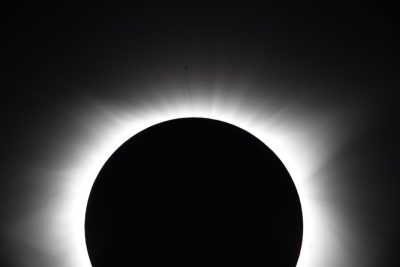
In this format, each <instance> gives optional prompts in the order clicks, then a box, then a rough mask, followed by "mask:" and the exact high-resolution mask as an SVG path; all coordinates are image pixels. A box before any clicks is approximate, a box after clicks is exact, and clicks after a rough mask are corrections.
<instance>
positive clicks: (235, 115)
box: [31, 97, 348, 267]
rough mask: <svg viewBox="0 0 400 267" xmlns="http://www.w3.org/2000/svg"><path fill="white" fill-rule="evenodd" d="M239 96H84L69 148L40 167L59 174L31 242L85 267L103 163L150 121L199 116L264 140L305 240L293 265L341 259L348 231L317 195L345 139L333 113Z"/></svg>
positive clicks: (69, 265)
mask: <svg viewBox="0 0 400 267" xmlns="http://www.w3.org/2000/svg"><path fill="white" fill-rule="evenodd" d="M233 99H236V100H233ZM238 99H240V98H234V97H230V98H223V97H220V98H217V101H216V100H215V97H214V99H211V98H210V99H209V100H207V99H206V98H199V99H197V100H196V99H195V100H196V101H193V99H190V101H186V100H182V99H180V98H179V97H176V98H174V97H169V98H165V99H164V100H163V101H160V98H157V99H152V100H151V99H149V100H148V104H147V105H146V106H143V104H142V107H141V108H140V109H139V108H137V106H135V105H134V104H132V106H131V107H127V108H121V107H119V108H118V107H112V106H107V105H105V104H101V103H98V102H94V101H89V102H90V103H91V104H90V105H89V106H91V109H90V110H89V111H88V109H87V110H85V111H83V110H78V111H77V112H76V113H77V114H78V116H77V117H79V119H78V121H79V125H81V126H80V127H78V128H79V129H77V130H75V131H76V133H74V134H75V135H76V136H72V137H71V138H69V139H70V140H68V141H67V143H68V144H67V145H68V149H67V151H66V152H65V156H62V158H61V163H60V162H58V164H61V168H60V169H59V170H55V171H48V172H47V173H45V174H44V175H45V176H46V177H48V178H51V179H56V180H57V183H59V184H58V185H57V186H56V187H57V190H58V193H57V195H56V196H53V199H52V200H51V203H49V204H51V205H49V207H47V209H46V211H44V212H43V213H42V214H41V215H39V216H41V217H42V220H43V221H42V222H44V224H43V223H42V224H41V225H40V226H36V228H37V229H36V230H38V231H36V232H35V234H34V235H40V234H41V233H45V234H43V235H41V236H40V237H37V238H38V239H37V240H38V241H35V242H36V244H35V246H36V247H38V246H39V247H41V249H42V251H43V252H44V253H46V254H50V256H51V257H52V258H53V260H54V261H56V262H57V264H56V265H54V266H63V267H64V266H65V267H90V266H91V263H90V260H89V256H88V252H87V248H86V242H85V232H84V222H85V212H86V205H87V201H88V197H89V194H90V191H91V188H92V186H93V183H94V181H95V179H96V177H97V175H98V173H99V171H100V170H101V168H102V167H103V165H104V164H105V162H106V161H107V160H108V159H109V157H110V156H111V155H112V154H113V153H114V152H115V151H116V150H117V149H118V147H120V146H121V145H122V144H123V143H124V142H126V141H127V140H128V139H130V138H131V137H132V136H134V135H135V134H137V133H138V132H140V131H142V130H144V129H146V128H148V127H150V126H152V125H154V124H158V123H161V122H164V121H167V120H172V119H178V118H190V117H198V118H208V119H214V120H219V121H223V122H227V123H230V124H232V125H235V126H237V127H239V128H242V129H244V130H246V131H247V132H249V133H251V134H252V135H254V136H255V137H256V138H258V139H260V140H261V141H262V142H263V143H264V144H265V145H267V146H268V147H269V148H270V149H271V150H272V151H273V152H274V153H275V154H276V155H277V156H278V158H279V159H280V160H281V161H282V162H283V164H284V165H285V167H286V169H287V170H288V171H289V173H290V175H291V177H292V179H293V181H294V183H295V186H296V189H297V192H298V194H299V197H300V202H301V205H302V213H303V243H302V248H301V253H300V257H299V260H298V264H297V266H298V267H320V266H326V267H333V266H335V267H336V266H339V265H342V264H341V261H342V260H343V259H346V251H344V250H343V249H342V248H343V242H344V241H343V240H342V239H341V237H343V236H346V235H347V234H348V229H346V225H345V224H344V223H343V222H342V221H341V220H340V218H339V216H337V214H336V213H335V211H333V210H332V208H331V207H330V206H329V204H327V202H325V201H322V202H321V201H320V194H321V192H325V191H326V188H323V187H324V182H323V181H324V178H325V177H324V175H325V176H327V175H332V173H329V171H326V170H323V168H324V166H325V165H326V164H327V163H329V161H330V160H331V157H332V154H333V153H334V150H335V149H337V147H338V144H339V146H340V142H343V141H341V140H340V139H341V138H340V137H338V135H337V133H335V129H336V130H337V125H335V123H336V118H335V115H332V114H333V113H332V114H330V117H329V116H327V117H325V118H324V120H322V119H321V118H320V117H319V116H316V115H313V114H315V113H312V112H311V111H307V109H305V108H304V106H302V105H304V103H301V101H297V102H291V103H281V104H283V106H282V105H281V106H279V105H278V106H279V107H277V106H276V104H275V105H274V106H272V105H271V106H269V107H268V106H267V105H265V104H262V103H261V104H260V105H258V104H254V103H257V101H256V100H255V101H254V102H252V103H250V102H251V101H244V100H243V101H240V100H238ZM271 102H273V101H271ZM142 103H143V101H142ZM278 104H279V103H278ZM326 114H329V112H327V113H326ZM326 114H325V115H326ZM342 139H343V138H342ZM58 160H60V159H58ZM54 161H55V160H54ZM47 164H48V163H47ZM317 181H318V182H317ZM321 181H322V182H321ZM35 216H38V215H35ZM60 229H61V230H60ZM31 231H32V230H31ZM32 232H33V231H32ZM61 259H62V260H61ZM38 266H39V265H38Z"/></svg>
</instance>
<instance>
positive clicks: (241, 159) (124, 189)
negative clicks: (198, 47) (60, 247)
mask: <svg viewBox="0 0 400 267" xmlns="http://www.w3.org/2000/svg"><path fill="white" fill-rule="evenodd" d="M302 233H303V221H302V211H301V205H300V200H299V196H298V194H297V191H296V188H295V185H294V183H293V181H292V179H291V177H290V175H289V173H288V171H287V170H286V168H285V166H284V165H283V163H282V162H281V161H280V160H279V158H278V157H277V156H276V155H275V154H274V153H273V152H272V151H271V150H270V149H269V148H268V147H267V146H266V145H265V144H264V143H262V142H261V141H260V140H258V139H257V138H256V137H254V136H253V135H251V134H250V133H248V132H246V131H245V130H243V129H241V128H238V127H236V126H234V125H231V124H228V123H225V122H221V121H217V120H211V119H202V118H184V119H176V120H170V121H166V122H162V123H159V124H156V125H153V126H151V127H149V128H147V129H145V130H143V131H141V132H139V133H138V134H136V135H134V136H133V137H132V138H130V139H129V140H128V141H127V142H125V143H124V144H123V145H122V146H121V147H119V148H118V149H117V150H116V151H115V152H114V154H113V155H112V156H111V157H110V158H109V159H108V161H107V162H106V163H105V165H104V166H103V168H102V169H101V171H100V173H99V174H98V177H97V179H96V181H95V183H94V185H93V187H92V190H91V193H90V196H89V201H88V204H87V210H86V218H85V234H86V244H87V248H88V253H89V257H90V260H91V262H92V265H93V266H94V267H103V266H185V267H186V266H199V267H200V266H248V267H251V266H287V267H289V266H293V267H294V266H295V265H296V263H297V260H298V257H299V253H300V248H301V242H302Z"/></svg>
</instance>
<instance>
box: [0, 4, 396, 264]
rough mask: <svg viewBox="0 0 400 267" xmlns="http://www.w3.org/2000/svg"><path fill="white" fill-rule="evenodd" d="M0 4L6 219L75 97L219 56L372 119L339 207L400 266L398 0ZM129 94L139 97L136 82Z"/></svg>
mask: <svg viewBox="0 0 400 267" xmlns="http://www.w3.org/2000/svg"><path fill="white" fill-rule="evenodd" d="M2 5H3V9H2V24H1V32H2V34H1V36H2V45H3V48H2V58H1V62H2V66H3V68H2V85H1V97H0V111H1V112H0V114H1V118H2V120H1V141H0V147H1V160H0V168H1V181H0V201H1V203H0V208H1V210H0V212H1V224H2V225H4V226H6V225H10V224H13V223H14V222H16V221H18V219H19V218H20V217H21V216H22V215H21V214H23V213H25V212H27V211H29V210H31V209H33V208H35V207H34V204H32V203H35V202H34V199H35V198H36V197H37V196H38V195H39V194H40V192H41V190H42V188H41V186H40V185H39V183H38V181H36V180H34V179H31V178H30V176H29V175H26V173H25V172H24V170H27V169H29V168H30V167H32V166H35V165H38V164H42V165H43V164H44V163H43V162H45V161H46V160H47V158H46V157H47V155H48V154H46V151H49V150H51V149H52V148H51V147H49V146H51V144H52V143H51V142H49V140H51V139H52V137H53V136H60V135H62V133H63V132H64V131H65V129H68V128H69V127H70V126H69V122H68V117H67V116H65V115H64V113H63V109H64V108H65V107H68V106H71V105H74V104H75V103H79V101H80V100H81V97H82V95H89V96H94V97H96V98H97V99H100V100H102V101H108V102H109V103H114V104H115V103H117V102H118V101H119V99H120V97H121V96H123V95H124V94H125V93H126V91H123V90H122V89H121V90H118V89H117V88H116V87H114V88H115V89H112V90H111V89H109V88H110V87H112V85H114V84H116V83H118V84H124V83H125V82H126V83H128V82H129V80H131V79H137V80H139V81H140V79H143V77H146V78H148V77H152V76H154V79H157V77H158V74H159V73H160V72H163V70H164V69H168V71H171V69H172V70H173V69H174V68H176V69H180V70H184V71H186V70H187V71H189V72H190V71H192V69H193V68H197V69H200V70H201V71H200V72H204V73H207V72H208V71H210V69H211V71H210V72H212V69H213V68H215V65H216V62H221V61H222V62H223V63H224V64H222V65H223V66H229V67H228V68H232V69H235V70H236V69H239V70H241V67H242V66H251V67H250V68H244V69H246V70H248V69H250V70H252V69H253V68H255V69H257V71H258V72H259V73H261V75H264V74H265V75H267V74H266V73H268V77H269V79H271V82H272V83H274V84H278V85H282V87H285V85H288V84H290V85H296V87H293V86H292V87H291V88H295V89H291V90H292V91H295V92H294V93H302V92H303V91H306V90H308V89H304V88H309V87H310V88H314V89H313V90H311V93H312V94H316V95H317V96H318V98H319V99H321V103H322V104H321V105H332V106H337V108H338V110H340V107H341V103H342V102H346V103H347V104H349V103H350V106H351V107H352V108H353V110H355V111H356V112H358V114H362V116H360V117H358V119H359V120H360V121H361V122H362V124H363V125H364V126H363V127H360V128H359V129H357V131H355V133H354V135H353V137H352V138H351V140H350V141H349V142H348V143H347V144H346V146H345V147H343V148H341V150H340V152H339V153H338V154H337V155H335V161H336V162H337V165H338V166H340V170H341V173H342V176H340V177H336V183H337V181H339V182H340V183H341V185H342V186H343V190H344V191H345V192H346V196H347V198H346V199H345V200H343V203H342V202H341V203H339V204H338V205H339V206H340V207H341V208H342V209H343V210H346V211H347V212H348V213H349V214H352V216H353V217H354V220H355V224H356V225H357V226H358V229H361V230H362V231H363V233H366V234H365V235H366V236H365V240H366V241H365V242H364V245H365V247H368V248H370V249H371V251H373V253H372V254H373V255H372V256H371V255H365V258H366V259H367V260H366V262H364V263H363V266H396V265H397V264H398V263H399V259H398V253H397V251H398V243H399V232H400V231H399V230H398V225H400V215H399V208H398V203H399V197H398V196H397V195H398V190H399V185H400V182H399V181H398V149H399V141H398V136H399V127H398V121H399V120H398V117H399V116H398V115H399V112H398V107H397V105H398V101H397V90H398V88H399V49H398V47H399V28H398V27H399V26H398V25H399V21H398V20H399V19H398V15H397V14H398V9H397V7H396V6H395V4H394V1H393V2H392V3H390V2H389V3H385V4H381V3H375V2H373V1H363V2H362V3H360V4H359V3H357V4H353V3H348V2H347V1H343V2H335V4H332V5H330V4H326V3H325V4H295V5H292V4H280V5H274V4H263V5H261V4H258V5H251V4H217V3H210V4H208V3H197V4H196V3H186V4H171V3H165V4H162V5H156V4H146V5H144V4H131V5H129V6H127V5H125V6H124V5H121V6H116V5H109V4H100V3H96V2H92V3H84V4H83V3H77V4H72V3H60V2H54V3H52V2H51V3H47V4H37V3H22V2H18V3H3V4H2ZM196 64H197V65H196ZM239 66H240V67H239ZM239 72H240V71H239ZM234 73H236V72H234ZM106 88H108V89H106ZM292 91H290V92H289V94H291V93H293V92H292ZM129 93H130V94H133V95H135V96H137V97H138V98H139V97H140V96H142V94H143V92H142V91H141V89H140V87H135V88H132V89H130V92H129ZM256 93H259V94H260V95H261V94H262V92H256ZM285 93H287V92H285ZM308 93H310V91H308ZM64 139H68V137H64ZM58 141H60V139H58ZM53 167H54V166H53ZM22 173H24V175H22ZM5 229H7V228H6V227H3V226H2V232H1V234H2V236H5V235H6V234H7V233H6V231H7V230H5ZM8 242H9V240H8V239H6V238H1V246H0V249H1V254H0V255H1V257H0V264H1V265H2V266H17V265H15V261H14V258H15V257H16V255H15V253H14V250H15V248H14V247H12V246H10V245H9V243H8ZM357 257H359V256H357ZM3 262H4V264H3ZM356 262H359V261H356ZM50 265H51V264H49V266H50Z"/></svg>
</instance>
